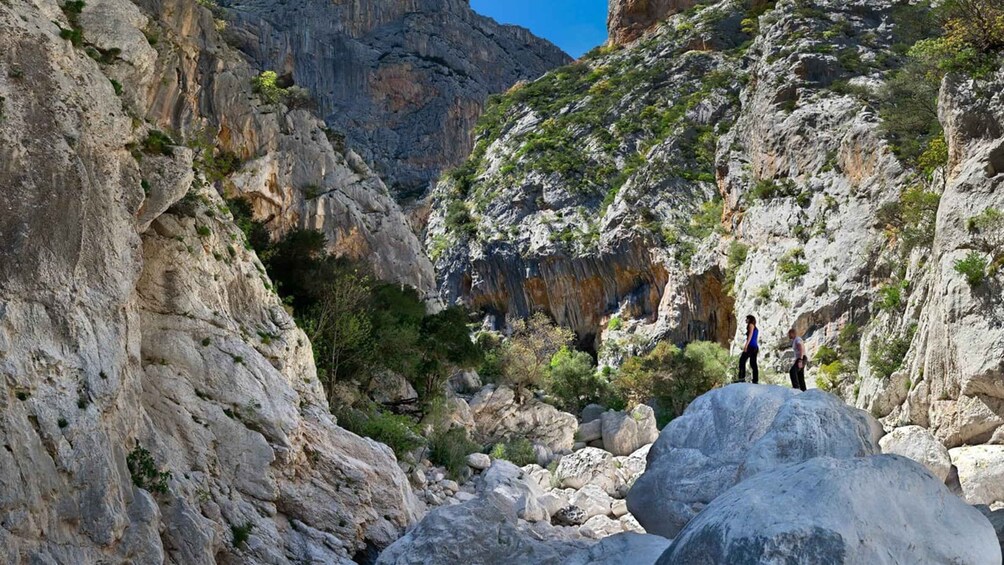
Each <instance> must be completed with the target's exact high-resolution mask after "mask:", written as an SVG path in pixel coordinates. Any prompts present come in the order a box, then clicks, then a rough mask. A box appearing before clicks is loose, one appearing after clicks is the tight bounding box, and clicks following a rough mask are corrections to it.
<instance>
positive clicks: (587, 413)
mask: <svg viewBox="0 0 1004 565" xmlns="http://www.w3.org/2000/svg"><path fill="white" fill-rule="evenodd" d="M606 411H607V409H606V407H605V406H602V405H600V404H587V405H586V407H585V408H583V409H582V423H583V424H585V423H587V422H592V421H595V420H599V419H600V416H602V415H603V413H604V412H606Z"/></svg>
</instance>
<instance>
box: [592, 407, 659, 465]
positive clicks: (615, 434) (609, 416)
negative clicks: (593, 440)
mask: <svg viewBox="0 0 1004 565" xmlns="http://www.w3.org/2000/svg"><path fill="white" fill-rule="evenodd" d="M600 422H601V426H600V428H601V432H602V435H603V449H605V450H607V451H609V452H610V453H613V454H614V455H621V456H623V455H630V454H632V453H634V452H635V451H637V450H638V449H639V448H641V447H642V446H645V445H649V444H651V443H652V442H654V441H655V440H656V439H658V438H659V428H658V426H657V425H656V423H655V411H654V410H652V408H651V407H650V406H646V405H644V404H642V405H640V406H636V407H635V409H634V410H632V411H630V412H614V411H612V410H611V411H608V412H604V413H603V415H602V416H600ZM580 429H581V428H580ZM579 440H580V441H588V440H586V439H584V438H579Z"/></svg>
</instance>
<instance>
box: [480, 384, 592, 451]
mask: <svg viewBox="0 0 1004 565" xmlns="http://www.w3.org/2000/svg"><path fill="white" fill-rule="evenodd" d="M470 405H471V412H472V413H473V415H474V423H475V428H474V434H475V437H476V438H477V439H478V441H480V442H482V443H485V444H489V443H496V442H499V441H503V440H506V439H511V438H517V437H520V438H526V439H529V440H530V441H532V442H534V443H538V444H540V445H543V446H545V447H547V448H548V449H550V450H552V451H568V450H570V449H572V444H573V443H574V441H575V430H576V429H577V421H576V419H575V416H573V415H572V414H569V413H567V412H561V411H560V410H558V409H557V408H555V407H553V406H551V405H550V404H545V403H543V402H541V401H539V400H536V399H531V400H529V401H527V402H524V403H520V402H518V401H517V399H516V394H515V393H514V392H513V391H512V389H510V388H508V387H504V386H501V387H497V388H496V387H494V386H492V385H489V386H486V387H485V388H483V389H481V392H479V393H478V394H477V395H475V396H474V398H473V399H471V403H470Z"/></svg>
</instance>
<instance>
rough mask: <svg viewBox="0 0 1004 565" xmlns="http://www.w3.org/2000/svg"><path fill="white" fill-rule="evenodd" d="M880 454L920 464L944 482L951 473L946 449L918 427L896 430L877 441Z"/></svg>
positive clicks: (923, 429)
mask: <svg viewBox="0 0 1004 565" xmlns="http://www.w3.org/2000/svg"><path fill="white" fill-rule="evenodd" d="M879 447H881V448H882V453H891V454H894V455H902V456H903V457H906V458H909V459H913V460H914V461H916V462H917V463H920V464H921V465H923V466H924V467H927V470H928V471H930V472H931V474H933V475H934V476H935V477H938V478H939V479H941V481H942V482H944V481H945V480H946V479H948V474H949V473H950V472H951V471H952V459H951V457H950V456H949V454H948V449H947V448H946V447H945V446H944V445H943V444H942V443H941V442H940V441H938V440H937V438H935V437H934V434H932V433H931V432H930V431H929V430H927V429H926V428H922V427H920V426H904V427H902V428H896V429H895V430H893V431H892V432H890V433H888V434H886V435H885V436H883V437H882V439H881V440H879Z"/></svg>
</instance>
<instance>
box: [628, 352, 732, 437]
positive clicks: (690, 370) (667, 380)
mask: <svg viewBox="0 0 1004 565" xmlns="http://www.w3.org/2000/svg"><path fill="white" fill-rule="evenodd" d="M731 370H732V359H731V357H730V356H729V354H728V351H726V350H725V349H724V348H723V347H722V346H720V345H718V344H716V343H710V342H694V343H691V344H688V345H687V347H686V348H685V349H683V350H681V349H680V348H678V347H676V346H675V345H672V344H670V343H666V342H661V343H659V344H658V345H657V346H656V347H655V349H653V350H652V352H651V353H649V354H648V355H645V356H639V357H632V358H630V359H628V360H627V361H625V362H624V365H623V366H622V367H621V371H620V376H619V378H618V380H617V385H618V387H619V388H620V389H621V391H622V392H623V393H624V395H625V397H626V398H627V400H628V401H629V403H630V404H637V403H644V402H649V401H651V400H655V401H656V402H657V403H658V405H659V408H660V409H661V410H662V416H663V418H664V419H672V418H675V417H677V416H679V415H680V414H682V413H683V411H684V410H685V409H686V408H687V406H688V405H689V404H690V403H691V402H692V401H693V400H694V399H695V398H697V397H698V396H700V395H702V394H704V393H705V392H707V391H709V390H711V389H713V388H715V387H717V386H721V385H723V384H724V383H725V382H727V381H728V378H729V375H730V373H731Z"/></svg>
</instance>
